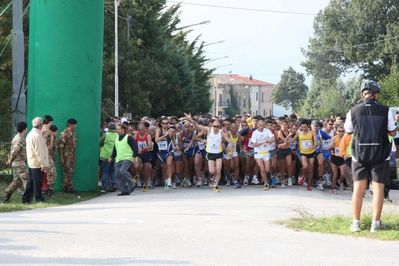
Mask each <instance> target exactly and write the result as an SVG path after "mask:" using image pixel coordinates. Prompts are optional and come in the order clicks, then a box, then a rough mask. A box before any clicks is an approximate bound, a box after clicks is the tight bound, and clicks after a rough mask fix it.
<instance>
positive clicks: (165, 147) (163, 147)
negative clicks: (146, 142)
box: [157, 130, 173, 152]
mask: <svg viewBox="0 0 399 266" xmlns="http://www.w3.org/2000/svg"><path fill="white" fill-rule="evenodd" d="M160 135H161V136H163V135H164V133H163V131H162V130H161V134H160ZM157 146H158V151H159V152H171V151H172V150H173V147H172V139H171V138H170V137H169V136H167V137H166V139H163V140H161V141H158V143H157Z"/></svg>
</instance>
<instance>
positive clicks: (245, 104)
mask: <svg viewBox="0 0 399 266" xmlns="http://www.w3.org/2000/svg"><path fill="white" fill-rule="evenodd" d="M246 107H247V102H246V101H245V98H244V108H246Z"/></svg>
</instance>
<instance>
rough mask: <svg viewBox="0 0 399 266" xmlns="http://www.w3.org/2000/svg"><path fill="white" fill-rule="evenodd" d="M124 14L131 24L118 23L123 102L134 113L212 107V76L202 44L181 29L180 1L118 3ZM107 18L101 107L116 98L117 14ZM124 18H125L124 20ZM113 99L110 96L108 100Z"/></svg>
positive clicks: (177, 111) (123, 107)
mask: <svg viewBox="0 0 399 266" xmlns="http://www.w3.org/2000/svg"><path fill="white" fill-rule="evenodd" d="M119 10H120V14H121V16H123V17H127V16H131V17H132V20H133V24H132V25H128V23H121V24H120V32H121V33H124V32H129V33H130V38H128V34H120V39H119V46H120V57H119V62H120V63H119V67H120V76H119V82H120V107H121V111H122V112H132V113H134V114H135V115H151V116H160V115H172V114H173V115H179V114H183V112H191V113H199V112H203V113H204V112H208V111H209V109H210V107H211V101H210V97H209V83H208V82H209V77H210V74H211V73H212V71H211V70H208V69H206V68H205V66H204V65H205V62H206V58H205V56H204V50H203V44H202V43H200V42H199V40H198V39H199V38H197V39H196V40H194V41H193V42H189V41H188V40H187V33H188V32H183V31H178V30H177V29H176V25H177V24H178V23H179V22H180V20H179V10H180V5H174V6H171V7H166V6H165V1H159V0H145V1H144V0H129V1H123V2H122V3H121V5H120V9H119ZM107 12H108V13H109V15H106V19H105V42H104V46H105V47H104V61H105V62H106V63H105V64H104V71H103V73H104V74H103V80H104V81H103V95H104V96H105V97H103V106H104V100H107V99H110V98H111V99H113V87H114V85H113V83H114V81H113V79H114V76H113V63H112V62H113V61H114V54H113V50H114V46H113V45H114V44H113V37H114V35H113V31H114V29H113V27H114V26H113V25H114V24H113V16H111V15H112V8H111V7H109V8H107ZM124 22H126V21H124ZM108 101H109V100H108Z"/></svg>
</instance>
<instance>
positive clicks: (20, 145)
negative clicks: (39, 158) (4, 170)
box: [4, 134, 28, 195]
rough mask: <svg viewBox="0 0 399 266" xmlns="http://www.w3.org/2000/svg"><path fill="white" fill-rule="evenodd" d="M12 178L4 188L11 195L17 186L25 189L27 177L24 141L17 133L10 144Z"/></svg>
mask: <svg viewBox="0 0 399 266" xmlns="http://www.w3.org/2000/svg"><path fill="white" fill-rule="evenodd" d="M11 158H14V160H13V162H12V165H11V166H12V172H13V180H12V182H11V184H10V185H9V186H8V187H7V188H6V189H5V190H4V192H5V193H6V194H9V195H12V193H14V192H15V190H17V189H18V188H19V187H21V188H23V189H25V188H26V183H27V182H28V178H27V174H26V172H27V166H26V142H25V139H24V138H22V137H21V136H20V135H19V134H17V135H15V137H14V138H13V140H12V144H11Z"/></svg>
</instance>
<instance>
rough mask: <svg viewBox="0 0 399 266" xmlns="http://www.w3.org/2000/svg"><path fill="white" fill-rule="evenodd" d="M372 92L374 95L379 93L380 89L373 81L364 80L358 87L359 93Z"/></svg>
mask: <svg viewBox="0 0 399 266" xmlns="http://www.w3.org/2000/svg"><path fill="white" fill-rule="evenodd" d="M366 90H367V91H373V92H375V93H377V92H380V90H381V87H380V85H378V83H377V82H375V81H374V80H365V81H363V82H362V85H360V91H361V92H363V91H366Z"/></svg>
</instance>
